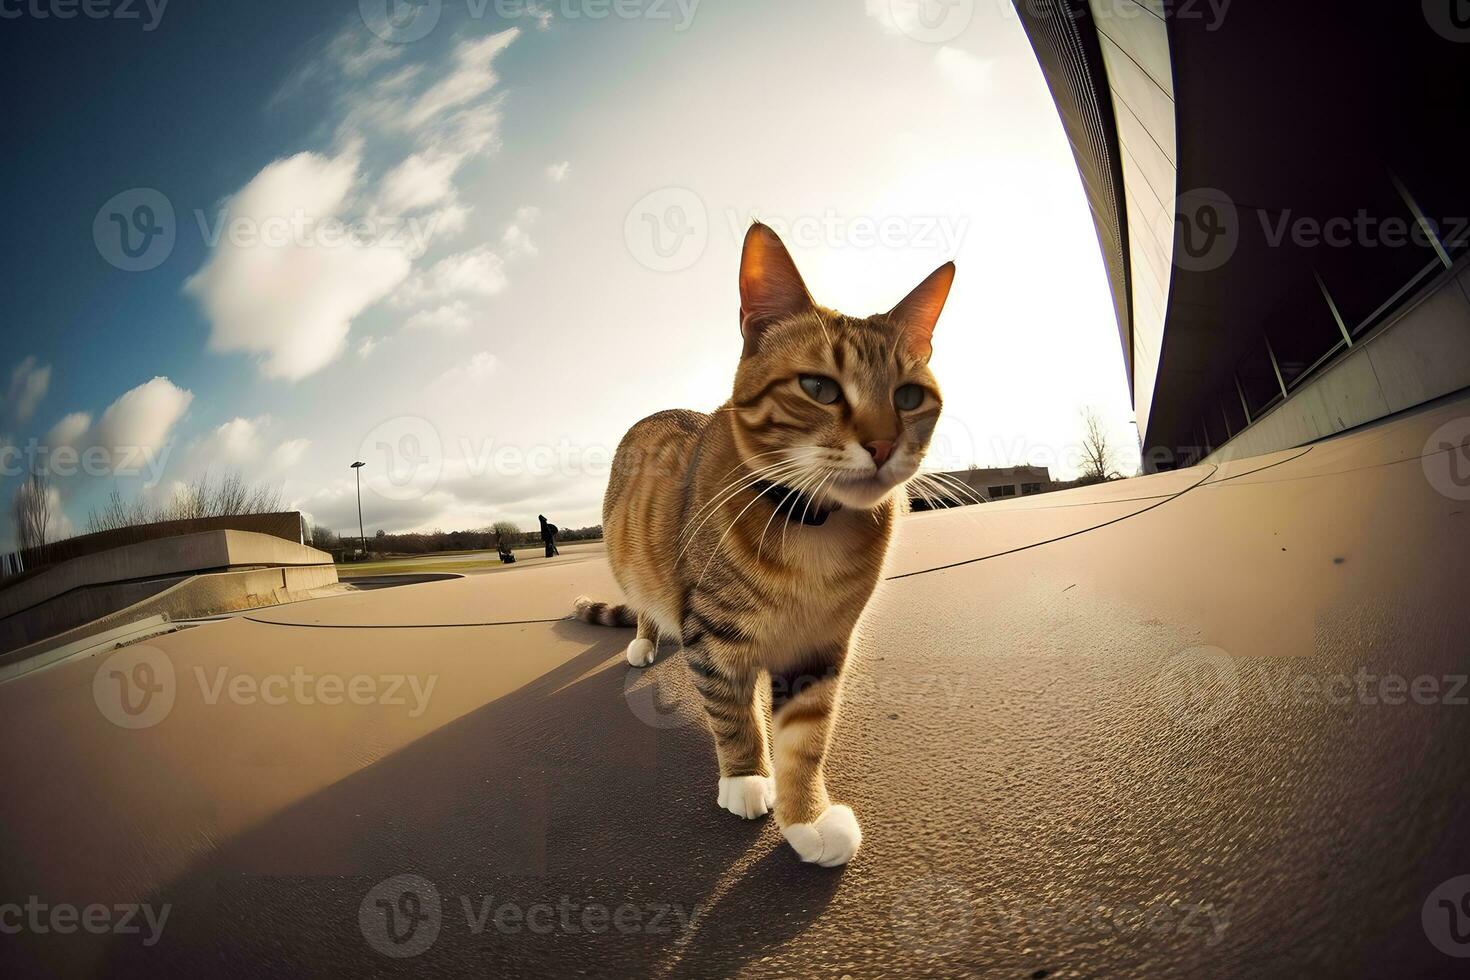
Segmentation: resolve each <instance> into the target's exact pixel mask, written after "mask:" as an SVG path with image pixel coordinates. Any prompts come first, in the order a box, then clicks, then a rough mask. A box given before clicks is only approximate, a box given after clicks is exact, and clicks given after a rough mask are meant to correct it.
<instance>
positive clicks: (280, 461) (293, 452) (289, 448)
mask: <svg viewBox="0 0 1470 980" xmlns="http://www.w3.org/2000/svg"><path fill="white" fill-rule="evenodd" d="M310 448H311V440H310V439H288V440H286V441H285V442H283V443H281V444H280V445H279V446H277V447H276V449H275V452H273V453H272V454H271V468H272V469H274V470H276V471H285V470H289V469H291V468H292V467H294V466H295V465H296V464H297V463H299V462H301V459H302V457H304V456H305V455H306V451H307V450H308V449H310Z"/></svg>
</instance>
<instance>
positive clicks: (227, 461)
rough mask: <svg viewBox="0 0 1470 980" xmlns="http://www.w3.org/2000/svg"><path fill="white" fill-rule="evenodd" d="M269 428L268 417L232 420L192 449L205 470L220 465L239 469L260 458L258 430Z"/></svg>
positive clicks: (260, 442) (260, 445)
mask: <svg viewBox="0 0 1470 980" xmlns="http://www.w3.org/2000/svg"><path fill="white" fill-rule="evenodd" d="M268 425H270V419H269V418H268V417H261V418H255V419H246V418H234V419H231V420H230V421H228V422H226V423H225V424H224V425H221V426H219V427H218V428H217V429H215V430H214V431H213V432H211V433H210V434H209V435H208V436H207V437H205V439H204V441H203V442H201V443H200V444H199V445H198V446H196V447H194V454H195V455H196V457H197V458H199V459H200V460H202V461H203V462H204V464H205V465H206V466H214V465H221V466H224V467H226V468H227V469H239V468H240V467H242V466H244V465H246V464H248V463H253V462H255V461H256V460H257V459H259V458H260V455H261V453H262V452H263V451H264V445H263V443H262V439H261V430H263V429H264V428H266V427H267V426H268Z"/></svg>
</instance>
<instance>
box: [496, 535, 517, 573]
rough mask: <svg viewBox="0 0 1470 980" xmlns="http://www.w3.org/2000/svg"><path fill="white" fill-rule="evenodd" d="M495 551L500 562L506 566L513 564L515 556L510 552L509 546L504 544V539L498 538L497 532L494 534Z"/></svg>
mask: <svg viewBox="0 0 1470 980" xmlns="http://www.w3.org/2000/svg"><path fill="white" fill-rule="evenodd" d="M495 550H496V551H498V552H500V560H501V562H503V563H504V564H506V565H514V564H515V560H516V554H515V552H514V551H511V550H510V545H508V544H506V543H505V539H504V538H502V537H501V536H500V532H499V531H496V532H495Z"/></svg>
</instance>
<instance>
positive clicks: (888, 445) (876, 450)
mask: <svg viewBox="0 0 1470 980" xmlns="http://www.w3.org/2000/svg"><path fill="white" fill-rule="evenodd" d="M863 448H864V449H866V450H867V451H868V455H869V456H871V457H873V465H874V466H882V465H883V464H884V463H886V462H888V457H889V456H891V455H892V454H893V443H892V442H890V441H888V440H886V439H876V440H874V441H873V442H870V443H868V444H867V445H866V446H864V447H863Z"/></svg>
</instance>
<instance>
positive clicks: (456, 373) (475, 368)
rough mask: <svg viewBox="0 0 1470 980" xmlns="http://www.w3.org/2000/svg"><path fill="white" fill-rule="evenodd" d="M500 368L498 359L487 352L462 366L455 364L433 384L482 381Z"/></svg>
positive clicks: (478, 354)
mask: <svg viewBox="0 0 1470 980" xmlns="http://www.w3.org/2000/svg"><path fill="white" fill-rule="evenodd" d="M499 366H500V359H499V358H497V357H496V356H495V355H494V354H492V353H490V352H489V351H487V350H482V351H480V352H479V353H477V354H474V355H473V356H472V357H470V359H469V360H468V361H465V362H464V363H463V364H457V365H455V366H454V367H452V368H450V369H449V370H448V371H445V372H444V373H443V374H441V375H440V376H439V380H438V381H437V382H435V384H436V385H440V384H454V383H456V382H460V381H482V380H484V379H485V378H488V377H489V376H490V375H492V374H494V373H495V369H496V368H498V367H499Z"/></svg>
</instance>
